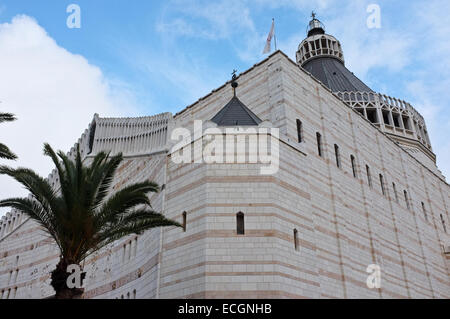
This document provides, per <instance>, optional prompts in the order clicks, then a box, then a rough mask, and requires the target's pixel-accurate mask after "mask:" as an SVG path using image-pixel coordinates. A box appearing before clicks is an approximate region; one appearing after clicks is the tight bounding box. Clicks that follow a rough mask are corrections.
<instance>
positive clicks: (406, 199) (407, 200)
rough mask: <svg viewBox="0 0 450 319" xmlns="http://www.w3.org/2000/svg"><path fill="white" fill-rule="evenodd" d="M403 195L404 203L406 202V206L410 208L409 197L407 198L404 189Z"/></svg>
mask: <svg viewBox="0 0 450 319" xmlns="http://www.w3.org/2000/svg"><path fill="white" fill-rule="evenodd" d="M403 195H404V196H405V203H406V208H407V209H410V208H411V207H410V205H409V198H408V192H407V191H406V190H404V191H403Z"/></svg>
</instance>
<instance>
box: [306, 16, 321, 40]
mask: <svg viewBox="0 0 450 319" xmlns="http://www.w3.org/2000/svg"><path fill="white" fill-rule="evenodd" d="M316 16H317V14H316V13H315V12H314V11H313V12H311V18H312V20H311V21H310V22H309V25H308V29H307V32H306V33H307V34H308V37H310V36H312V35H316V34H325V27H324V25H323V24H322V22H320V21H319V19H317V18H316Z"/></svg>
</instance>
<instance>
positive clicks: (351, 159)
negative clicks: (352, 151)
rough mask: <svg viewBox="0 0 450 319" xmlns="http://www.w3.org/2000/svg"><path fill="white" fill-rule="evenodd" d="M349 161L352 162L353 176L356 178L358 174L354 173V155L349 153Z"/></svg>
mask: <svg viewBox="0 0 450 319" xmlns="http://www.w3.org/2000/svg"><path fill="white" fill-rule="evenodd" d="M350 161H351V162H352V172H353V177H354V178H357V177H358V175H357V174H356V161H355V157H354V156H353V155H350Z"/></svg>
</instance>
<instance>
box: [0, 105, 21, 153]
mask: <svg viewBox="0 0 450 319" xmlns="http://www.w3.org/2000/svg"><path fill="white" fill-rule="evenodd" d="M15 120H16V117H15V116H14V115H13V114H11V113H0V123H3V122H12V121H15ZM0 158H4V159H9V160H15V159H17V156H16V154H14V153H13V152H11V151H10V149H9V148H8V146H6V145H5V144H2V143H0Z"/></svg>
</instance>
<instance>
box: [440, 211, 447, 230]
mask: <svg viewBox="0 0 450 319" xmlns="http://www.w3.org/2000/svg"><path fill="white" fill-rule="evenodd" d="M441 223H442V228H443V229H444V232H445V233H447V227H446V226H445V220H444V216H442V214H441Z"/></svg>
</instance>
